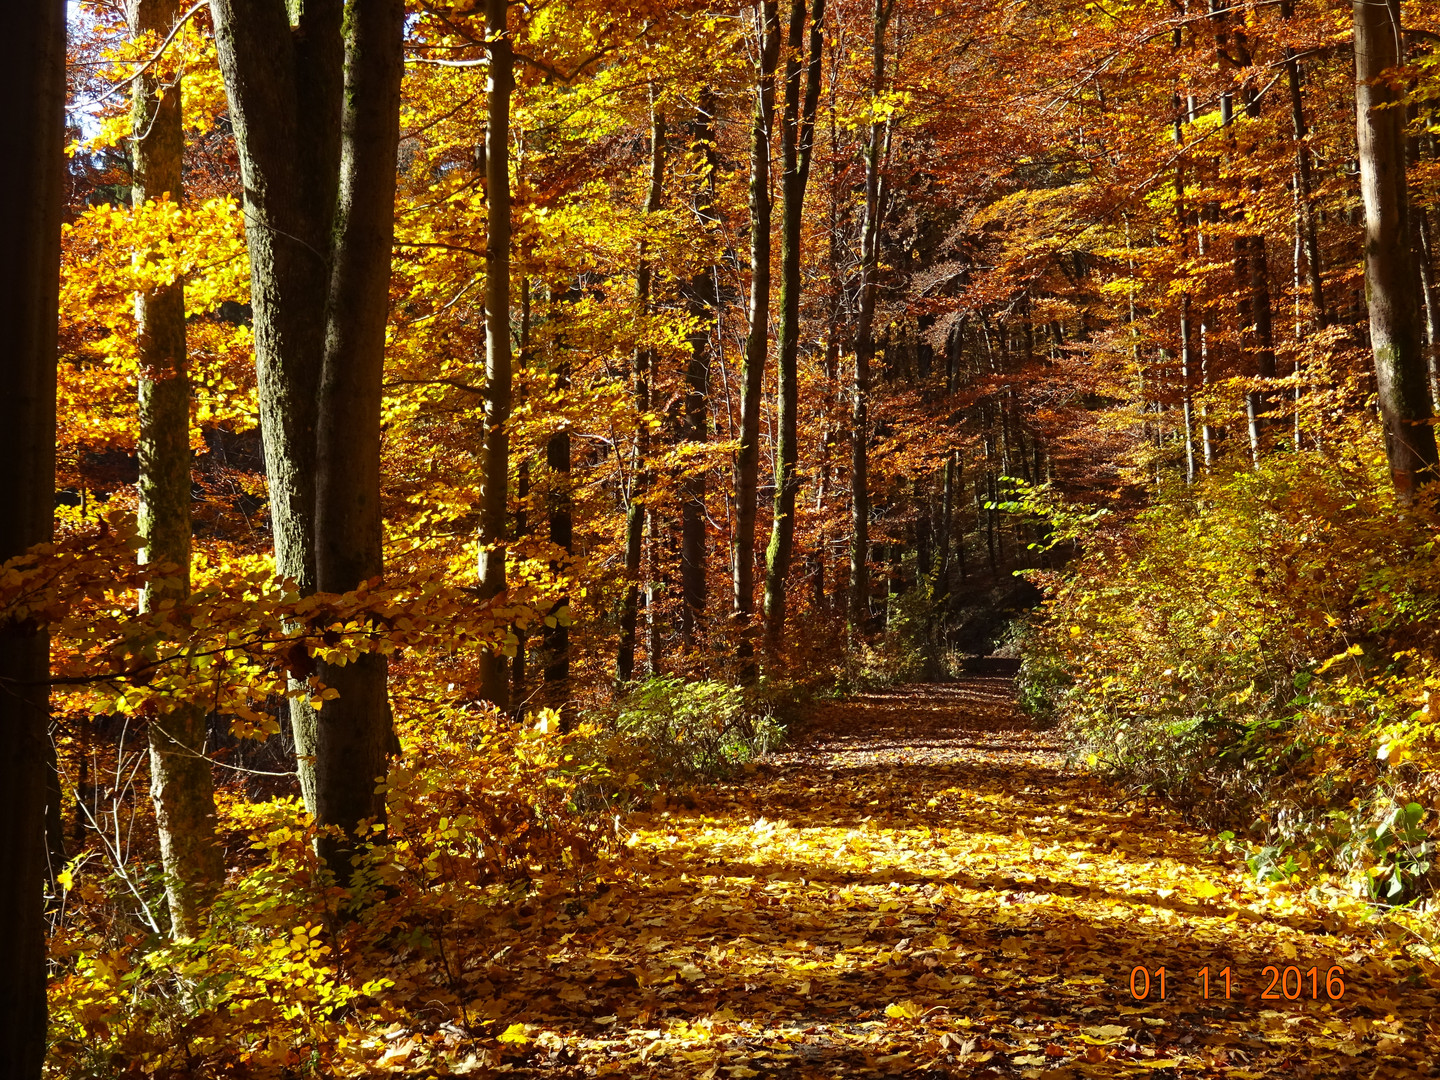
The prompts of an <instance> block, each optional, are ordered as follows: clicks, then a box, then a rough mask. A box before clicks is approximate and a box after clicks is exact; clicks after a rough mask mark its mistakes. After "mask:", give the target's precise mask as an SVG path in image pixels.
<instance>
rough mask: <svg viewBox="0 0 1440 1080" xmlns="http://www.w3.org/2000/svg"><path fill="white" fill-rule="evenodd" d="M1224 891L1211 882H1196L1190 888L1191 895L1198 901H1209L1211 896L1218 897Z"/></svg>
mask: <svg viewBox="0 0 1440 1080" xmlns="http://www.w3.org/2000/svg"><path fill="white" fill-rule="evenodd" d="M1224 891H1225V890H1224V889H1222V888H1221V887H1220V886H1219V885H1216V884H1215V883H1214V882H1213V881H1197V882H1196V883H1195V884H1194V885H1192V886H1191V888H1190V892H1191V895H1193V896H1195V897H1196V898H1198V899H1200V900H1209V899H1210V898H1211V897H1212V896H1219V895H1220V894H1221V893H1223V892H1224Z"/></svg>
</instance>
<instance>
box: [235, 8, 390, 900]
mask: <svg viewBox="0 0 1440 1080" xmlns="http://www.w3.org/2000/svg"><path fill="white" fill-rule="evenodd" d="M211 12H212V14H213V16H214V20H215V40H216V47H217V51H218V53H219V58H220V68H221V71H222V73H223V75H224V77H225V88H226V94H227V97H228V98H229V102H230V116H231V121H232V123H233V124H234V128H235V139H236V145H237V146H238V148H239V150H240V166H241V174H242V177H243V179H244V183H245V213H246V243H247V246H248V247H249V251H250V264H251V303H252V305H253V308H254V312H255V354H256V364H257V368H258V375H259V390H260V422H261V430H262V432H263V434H264V437H265V465H266V473H267V476H268V479H269V483H270V513H271V521H272V522H273V525H274V532H275V562H276V567H277V569H278V570H279V571H280V573H282V574H284V575H286V576H287V577H290V578H292V579H294V580H295V581H296V582H297V584H298V585H299V587H300V589H301V591H302V592H311V591H314V590H315V589H316V588H324V589H329V590H334V591H346V590H349V589H353V588H355V587H356V586H357V585H359V584H360V583H361V582H362V581H364V580H365V579H366V578H369V577H373V576H375V575H377V574H379V573H380V570H381V565H380V548H379V538H380V524H379V523H380V517H379V514H380V509H379V499H380V492H379V452H380V451H379V443H380V428H379V419H380V364H381V361H382V359H383V350H384V333H385V313H386V308H387V303H386V299H387V289H388V282H389V267H390V237H391V230H392V228H393V225H392V219H393V215H394V190H395V159H396V146H397V142H398V138H399V126H398V123H399V122H398V108H399V84H400V78H401V74H402V71H403V68H402V59H401V42H402V40H403V33H404V21H403V19H404V12H403V6H402V4H401V2H400V0H373V2H366V3H360V2H358V0H351V3H350V4H349V5H348V7H347V5H345V4H344V3H342V2H341V0H303V2H299V0H292V2H291V3H289V4H287V3H285V2H284V0H248V2H246V3H243V4H242V3H240V2H239V0H211ZM292 14H293V16H294V18H295V20H296V22H295V25H294V26H292V25H291V17H292ZM322 416H323V417H324V424H325V426H324V430H320V419H321V417H322ZM318 674H319V675H320V676H321V677H322V678H323V679H324V680H326V681H327V682H331V681H332V680H333V683H332V685H334V686H335V688H336V689H338V690H339V691H340V693H341V697H340V698H339V699H337V700H334V701H331V702H329V703H327V704H326V706H325V708H324V710H323V712H321V711H319V710H316V709H313V708H311V707H310V706H309V705H308V704H306V703H305V702H304V700H303V698H304V695H303V694H302V697H301V699H300V700H296V701H292V703H291V713H290V718H291V724H292V726H293V728H294V733H295V745H296V751H297V755H298V757H299V759H300V786H301V791H302V793H303V794H304V796H305V802H306V805H307V807H308V808H310V809H311V811H312V812H313V813H314V814H315V815H316V819H317V821H318V822H319V823H320V824H321V825H335V826H339V827H340V828H341V830H343V831H344V832H345V833H348V834H353V833H354V832H355V830H356V827H357V826H358V825H359V823H360V822H361V821H362V820H364V819H366V818H378V817H381V816H383V813H384V801H383V797H381V796H378V795H377V794H376V792H375V788H376V779H377V778H378V777H380V776H382V775H383V774H384V772H385V749H386V748H387V747H388V746H389V745H390V741H391V738H392V732H391V722H390V710H389V705H388V702H387V700H386V695H385V688H384V687H385V666H384V663H383V662H380V661H379V660H378V659H371V658H368V657H362V658H360V659H359V660H357V661H356V662H354V663H352V664H350V665H347V666H346V667H345V668H344V669H339V668H336V667H331V666H329V665H323V666H322V668H321V670H319V671H318ZM303 686H304V684H303V683H299V684H296V685H295V686H294V689H296V690H303ZM348 846H349V845H348V844H346V843H345V842H343V841H339V840H333V839H332V840H329V841H326V842H325V843H322V845H321V852H322V854H325V855H326V856H327V858H329V859H330V861H331V863H332V866H333V869H335V871H336V872H337V873H338V874H340V875H341V877H342V879H343V878H344V877H346V876H348V872H349V866H348V862H347V860H346V859H345V858H343V857H340V856H341V855H342V854H343V852H344V851H345V850H346V849H347V848H348Z"/></svg>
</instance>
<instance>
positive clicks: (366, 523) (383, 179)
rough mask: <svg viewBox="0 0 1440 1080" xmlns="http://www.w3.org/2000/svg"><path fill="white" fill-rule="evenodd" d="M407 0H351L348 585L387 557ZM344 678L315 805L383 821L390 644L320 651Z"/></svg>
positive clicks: (336, 372)
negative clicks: (386, 387)
mask: <svg viewBox="0 0 1440 1080" xmlns="http://www.w3.org/2000/svg"><path fill="white" fill-rule="evenodd" d="M404 29H405V5H404V0H364V2H361V0H352V2H351V4H350V6H349V7H348V9H347V11H346V17H345V24H344V37H345V83H344V96H343V98H342V101H343V103H344V104H343V112H342V114H341V131H342V138H343V144H342V145H343V149H342V153H341V158H340V185H339V199H338V203H337V207H336V213H335V225H334V234H333V235H334V238H333V241H332V247H331V254H330V290H329V302H328V304H327V307H326V337H325V361H324V366H323V368H322V372H321V379H320V398H319V409H318V421H319V422H318V433H317V444H318V445H317V454H316V463H317V467H316V515H315V519H316V520H315V553H316V559H315V570H316V582H317V584H318V585H319V587H320V589H321V590H322V591H324V592H332V593H343V592H349V591H351V590H353V589H355V588H357V587H359V586H360V585H361V584H363V583H365V582H366V581H370V580H372V579H375V578H379V577H380V575H381V573H382V572H383V569H384V550H383V549H384V527H383V522H382V519H381V513H380V412H381V397H382V383H383V373H384V365H385V324H386V320H387V316H388V314H389V306H390V305H389V298H390V249H391V246H392V244H393V241H394V235H395V174H396V154H397V151H398V148H399V145H400V81H401V77H402V75H403V74H404V70H405V59H404ZM316 671H317V674H318V675H319V676H320V680H321V681H322V682H323V683H324V684H325V685H326V686H328V687H331V688H333V689H335V690H338V691H339V692H340V696H339V697H338V698H336V699H334V700H333V701H330V702H328V703H327V704H326V705H325V708H324V710H323V711H320V712H319V713H318V715H317V717H316V742H315V749H316V758H315V817H316V821H317V822H319V823H320V824H322V825H329V824H335V825H339V826H341V827H342V828H343V829H344V830H345V832H346V833H347V834H349V835H352V836H354V835H357V833H356V829H357V826H359V824H360V823H361V822H363V821H366V820H371V821H376V822H383V821H384V818H385V796H384V793H383V791H380V790H377V789H378V781H383V779H384V777H385V773H386V754H387V752H388V751H389V749H390V747H391V742H392V738H393V723H392V720H391V714H390V705H389V698H388V696H387V693H386V674H387V662H386V658H385V657H384V656H383V655H381V654H380V653H371V652H363V653H361V654H360V655H359V656H357V657H355V659H353V660H351V661H350V662H349V663H348V664H345V665H343V666H342V665H338V664H330V663H327V662H325V661H320V662H319V663H318V664H317V665H316ZM350 849H351V845H350V844H349V843H348V842H346V841H343V840H339V839H336V838H328V839H327V838H323V837H322V839H321V842H320V853H321V855H323V856H324V857H325V858H326V860H327V861H328V862H329V863H330V865H331V866H332V867H333V868H334V869H335V870H336V872H337V873H339V874H340V875H341V877H342V878H343V877H344V876H345V874H346V865H345V864H346V861H347V858H348V855H349V854H350Z"/></svg>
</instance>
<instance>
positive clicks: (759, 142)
mask: <svg viewBox="0 0 1440 1080" xmlns="http://www.w3.org/2000/svg"><path fill="white" fill-rule="evenodd" d="M756 19H757V29H758V30H759V35H760V71H759V73H758V78H757V82H756V87H755V115H754V119H753V122H752V125H751V130H750V333H749V335H748V336H747V337H746V339H745V363H744V367H743V372H742V374H741V388H740V447H739V450H738V452H737V453H736V455H735V565H734V573H735V599H734V617H735V627H736V629H737V630H738V631H739V633H740V635H741V637H740V655H741V657H742V659H744V660H745V661H746V662H745V664H744V665H743V666H744V667H745V668H746V669H747V672H748V673H752V674H753V664H751V663H749V660H748V658H749V657H751V656H753V653H754V643H753V641H752V639H751V629H752V628H751V626H750V620H751V617H752V615H753V614H754V612H755V514H756V509H757V507H756V500H757V496H758V488H759V479H760V394H761V390H762V389H763V387H764V381H765V355H766V353H768V352H769V349H770V220H771V213H770V210H771V207H770V139H771V136H772V134H773V132H774V127H775V67H776V65H777V63H778V62H779V58H780V5H779V3H778V2H777V0H762V2H761V3H760V4H759V5H758V6H757V8H756Z"/></svg>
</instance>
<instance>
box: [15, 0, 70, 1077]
mask: <svg viewBox="0 0 1440 1080" xmlns="http://www.w3.org/2000/svg"><path fill="white" fill-rule="evenodd" d="M65 8H66V5H65V4H64V3H61V2H60V0H36V2H35V3H31V4H26V5H24V6H23V8H20V9H17V10H16V11H15V12H14V13H13V17H12V18H11V19H10V20H9V22H8V25H7V27H6V32H5V34H4V35H3V37H0V87H3V89H4V92H5V99H6V101H8V102H10V107H9V108H7V109H5V110H4V113H3V115H0V145H3V146H5V147H6V148H7V150H8V152H9V153H11V154H12V155H14V157H13V159H12V160H11V162H10V165H9V167H8V168H7V169H6V170H5V194H4V198H0V325H3V326H4V327H5V339H4V344H3V345H0V379H3V383H4V387H5V390H4V393H3V394H0V482H3V488H0V498H3V500H4V504H5V513H3V514H0V562H8V561H10V560H14V559H19V558H22V557H23V556H24V555H25V553H26V551H27V550H28V549H30V548H32V547H34V546H35V545H36V544H43V543H46V542H47V541H49V540H50V538H51V535H52V530H53V528H54V508H55V383H56V375H55V356H56V332H57V325H58V320H57V317H56V313H57V311H58V309H59V288H60V213H61V200H62V197H63V190H64V188H63V183H64V175H65V167H64V159H63V157H62V147H63V145H64V134H65V116H64V109H65ZM49 660H50V637H49V633H48V631H47V629H46V627H45V626H44V625H42V624H40V623H38V622H37V621H36V620H35V619H33V618H29V617H21V618H15V617H13V616H10V615H8V614H7V616H6V617H5V618H4V619H3V621H0V729H3V731H4V733H5V752H4V753H3V754H0V799H3V800H4V802H3V813H0V851H3V852H4V856H3V858H4V864H3V865H4V872H3V874H0V925H3V926H4V928H5V932H4V934H0V1045H3V1046H4V1060H5V1066H4V1069H3V1072H4V1074H5V1075H6V1076H7V1077H14V1078H15V1080H38V1077H39V1076H40V1074H41V1066H42V1064H43V1062H44V1058H45V1051H46V1047H47V1044H48V1043H47V1038H46V1002H45V919H44V911H43V904H44V888H45V877H46V874H45V853H46V845H45V784H46V781H45V777H46V772H47V760H48V759H49V743H50V732H49V723H50V670H49Z"/></svg>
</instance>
